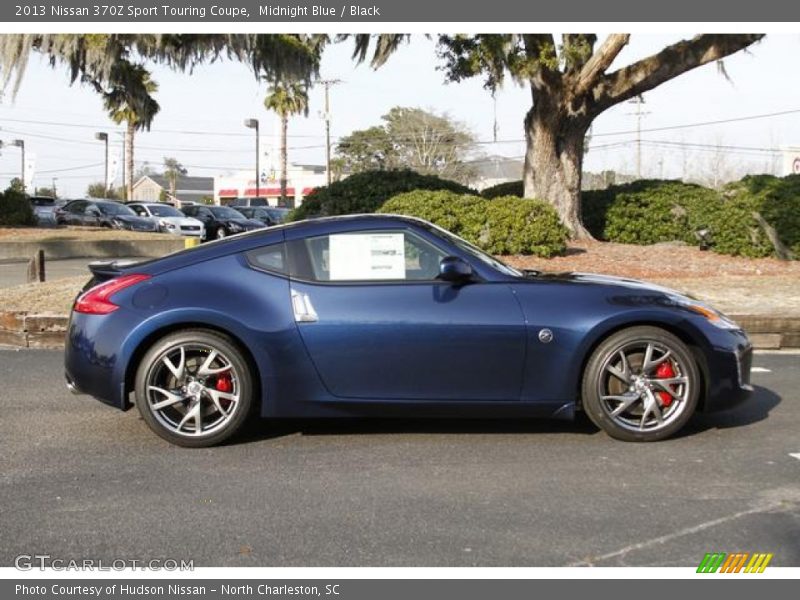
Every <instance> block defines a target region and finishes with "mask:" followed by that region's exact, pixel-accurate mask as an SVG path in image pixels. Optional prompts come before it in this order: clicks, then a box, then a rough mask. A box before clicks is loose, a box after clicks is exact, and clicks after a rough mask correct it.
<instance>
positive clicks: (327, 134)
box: [320, 79, 344, 185]
mask: <svg viewBox="0 0 800 600" xmlns="http://www.w3.org/2000/svg"><path fill="white" fill-rule="evenodd" d="M320 83H321V84H322V85H323V86H325V113H324V115H323V117H324V118H325V177H326V180H327V183H328V185H330V184H331V101H330V89H331V86H332V85H337V84H339V83H344V82H343V81H342V80H341V79H323V80H322V81H320Z"/></svg>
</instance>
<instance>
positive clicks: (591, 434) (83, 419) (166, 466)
mask: <svg viewBox="0 0 800 600" xmlns="http://www.w3.org/2000/svg"><path fill="white" fill-rule="evenodd" d="M754 367H755V370H754V373H753V382H754V384H755V385H756V393H755V395H754V396H753V398H752V399H751V401H749V402H748V403H747V404H745V405H743V406H741V407H739V408H737V409H736V410H733V411H730V412H727V413H720V414H716V415H712V416H699V417H696V418H695V420H694V421H693V422H692V424H691V426H690V427H689V429H688V431H686V432H685V433H684V434H683V435H682V436H681V437H679V438H676V439H673V440H669V441H666V442H660V443H657V444H648V445H642V444H626V443H621V442H615V441H613V440H611V439H609V438H608V437H606V436H605V435H604V434H602V433H600V432H598V431H597V430H596V429H595V428H594V427H592V426H591V425H590V424H588V423H587V422H586V421H583V420H581V421H579V422H577V423H557V422H538V421H498V422H490V423H485V422H484V423H476V422H458V421H433V422H425V421H408V420H403V421H363V422H352V421H350V422H348V421H346V422H330V421H328V422H325V421H313V422H305V423H304V422H285V423H268V422H259V423H256V424H254V425H253V426H252V427H251V428H250V430H249V431H248V432H247V434H246V436H245V437H244V438H240V439H239V440H238V441H237V442H235V443H231V444H230V445H227V446H224V447H219V448H212V449H203V450H186V449H181V448H176V447H173V446H170V445H169V444H167V443H166V442H163V441H161V440H160V439H159V438H157V437H156V436H155V435H153V434H151V433H150V431H149V430H148V429H147V428H146V426H145V425H144V423H143V422H142V421H141V420H140V419H139V416H138V413H137V412H136V411H135V410H134V411H130V412H127V413H120V412H118V411H116V410H115V409H111V408H108V407H106V406H103V405H101V404H100V403H98V402H96V401H94V400H92V399H90V398H88V397H85V396H80V397H76V396H72V395H70V394H69V393H68V392H67V391H66V390H65V389H64V386H63V380H62V368H61V353H60V352H49V351H11V350H2V351H0V382H2V389H1V390H0V481H1V482H2V484H1V485H0V531H1V532H2V535H0V566H10V565H12V564H13V560H14V557H15V556H17V555H19V554H34V553H39V554H42V553H46V554H50V555H51V556H53V557H59V558H65V559H78V558H94V559H98V558H102V559H104V560H112V559H118V558H128V559H150V558H176V559H181V558H183V559H194V561H195V565H196V566H473V565H475V566H563V565H573V564H592V565H602V566H619V565H632V566H640V565H652V566H696V565H697V564H698V563H699V561H700V560H701V559H702V557H703V555H704V554H705V553H706V552H715V551H722V552H734V551H744V552H772V553H774V554H775V557H774V559H773V561H772V563H771V564H772V565H783V566H799V565H800V458H799V457H800V436H798V431H800V393H799V392H798V390H800V355H797V354H795V355H789V354H780V355H775V354H759V355H757V356H756V359H755V362H754ZM792 454H795V456H792Z"/></svg>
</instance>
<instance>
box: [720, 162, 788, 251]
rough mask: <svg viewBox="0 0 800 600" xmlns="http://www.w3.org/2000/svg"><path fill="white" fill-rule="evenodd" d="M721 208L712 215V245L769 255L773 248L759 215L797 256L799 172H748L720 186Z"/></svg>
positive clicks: (725, 249)
mask: <svg viewBox="0 0 800 600" xmlns="http://www.w3.org/2000/svg"><path fill="white" fill-rule="evenodd" d="M722 202H723V206H724V210H723V211H722V212H721V213H720V214H718V215H712V217H711V219H710V221H711V222H712V231H713V233H714V236H715V237H714V248H715V249H716V250H717V251H718V252H724V253H725V254H741V255H743V256H754V257H758V256H770V255H773V254H774V252H775V250H774V246H773V245H772V243H771V242H770V240H769V238H768V236H767V234H766V232H765V230H764V227H763V226H762V224H761V223H760V222H759V220H758V217H757V215H760V216H761V217H762V218H763V220H764V221H766V222H767V224H768V225H769V226H771V227H772V228H774V230H775V232H776V233H777V235H778V238H779V240H780V241H781V243H782V244H784V246H786V248H788V249H789V250H790V251H791V252H792V254H794V258H795V259H800V175H789V176H787V177H775V176H773V175H750V176H747V177H745V178H744V179H742V180H741V181H737V182H734V183H731V184H728V185H727V186H726V187H725V188H724V190H723V201H722Z"/></svg>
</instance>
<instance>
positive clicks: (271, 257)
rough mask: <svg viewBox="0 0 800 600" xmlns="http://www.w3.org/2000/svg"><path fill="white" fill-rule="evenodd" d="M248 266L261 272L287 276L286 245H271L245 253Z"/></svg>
mask: <svg viewBox="0 0 800 600" xmlns="http://www.w3.org/2000/svg"><path fill="white" fill-rule="evenodd" d="M245 258H246V259H247V262H248V264H249V265H250V266H251V267H253V268H254V269H258V270H259V271H267V272H269V273H278V274H280V275H286V274H287V273H288V269H287V268H286V249H285V248H284V244H283V243H280V244H271V245H269V246H262V247H261V248H256V249H255V250H250V251H248V252H245Z"/></svg>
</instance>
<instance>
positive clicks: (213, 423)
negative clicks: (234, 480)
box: [136, 329, 255, 448]
mask: <svg viewBox="0 0 800 600" xmlns="http://www.w3.org/2000/svg"><path fill="white" fill-rule="evenodd" d="M254 390H255V382H254V379H253V375H252V372H251V369H250V367H249V365H248V362H247V360H246V359H245V357H244V356H243V354H242V352H241V351H240V350H239V348H237V347H236V345H235V344H234V343H233V342H232V341H231V340H230V338H228V337H227V336H224V335H222V334H219V333H216V332H213V331H208V330H203V329H187V330H183V331H178V332H175V333H172V334H170V335H167V336H165V337H163V338H162V339H160V340H159V341H158V342H157V343H155V344H154V345H153V346H152V347H151V348H150V349H149V350H148V351H147V353H146V354H145V355H144V357H143V358H142V361H141V363H140V364H139V368H138V370H137V373H136V406H137V407H138V409H139V412H140V413H141V415H142V418H143V419H144V421H145V422H146V423H147V425H148V426H149V427H150V428H151V429H152V430H153V431H154V432H155V433H157V434H158V435H160V436H161V437H162V438H164V439H165V440H167V441H169V442H172V443H173V444H177V445H179V446H187V447H194V448H199V447H205V446H213V445H215V444H219V443H220V442H222V441H223V440H225V439H227V438H229V437H230V436H232V435H233V434H235V433H236V432H237V431H238V430H239V429H240V428H241V427H242V425H243V424H244V422H245V420H246V419H247V416H248V414H249V413H250V407H251V405H252V403H253V399H252V398H253V394H254Z"/></svg>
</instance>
